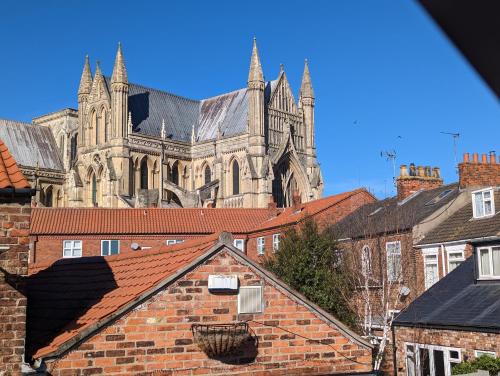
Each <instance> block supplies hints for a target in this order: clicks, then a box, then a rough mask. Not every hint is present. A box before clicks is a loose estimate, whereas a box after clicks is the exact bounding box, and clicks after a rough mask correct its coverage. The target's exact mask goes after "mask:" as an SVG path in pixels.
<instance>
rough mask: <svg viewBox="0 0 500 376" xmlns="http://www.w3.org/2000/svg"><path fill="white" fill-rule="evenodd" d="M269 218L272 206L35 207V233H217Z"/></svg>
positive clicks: (235, 230) (244, 228) (243, 229)
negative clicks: (247, 207) (178, 207)
mask: <svg viewBox="0 0 500 376" xmlns="http://www.w3.org/2000/svg"><path fill="white" fill-rule="evenodd" d="M268 218H269V210H268V209H222V208H221V209H215V208H214V209H211V208H180V209H177V208H176V209H174V208H171V209H162V208H148V209H104V208H102V209H101V208H99V209H96V208H78V209H70V208H61V209H59V208H35V209H33V211H32V217H31V233H32V234H34V235H44V234H46V235H55V234H192V233H196V234H213V233H216V232H221V231H227V232H231V233H236V234H237V233H244V232H247V231H249V230H250V229H252V228H254V227H255V226H257V225H258V224H259V223H262V222H264V221H265V220H266V219H268Z"/></svg>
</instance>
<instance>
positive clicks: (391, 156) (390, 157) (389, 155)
mask: <svg viewBox="0 0 500 376" xmlns="http://www.w3.org/2000/svg"><path fill="white" fill-rule="evenodd" d="M380 156H381V157H384V156H385V158H386V161H387V162H389V161H391V162H392V181H393V183H394V186H396V151H395V150H388V151H387V150H386V151H381V152H380Z"/></svg>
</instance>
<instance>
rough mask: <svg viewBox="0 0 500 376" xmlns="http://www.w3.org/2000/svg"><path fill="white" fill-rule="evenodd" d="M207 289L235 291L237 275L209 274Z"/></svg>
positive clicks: (236, 288)
mask: <svg viewBox="0 0 500 376" xmlns="http://www.w3.org/2000/svg"><path fill="white" fill-rule="evenodd" d="M208 289H209V290H210V291H236V290H238V277H236V276H235V275H213V274H210V275H209V276H208Z"/></svg>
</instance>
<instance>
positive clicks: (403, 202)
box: [398, 189, 423, 206]
mask: <svg viewBox="0 0 500 376" xmlns="http://www.w3.org/2000/svg"><path fill="white" fill-rule="evenodd" d="M422 191H423V189H419V190H418V191H416V192H414V193H412V194H411V195H409V196H408V197H406V198H405V199H404V200H402V201H399V202H398V205H399V206H401V205H404V204H406V203H407V202H408V201H410V200H411V199H412V198H414V197H415V196H417V195H419V194H420V192H422Z"/></svg>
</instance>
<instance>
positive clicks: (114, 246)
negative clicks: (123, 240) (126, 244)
mask: <svg viewBox="0 0 500 376" xmlns="http://www.w3.org/2000/svg"><path fill="white" fill-rule="evenodd" d="M118 244H119V241H118V240H111V254H112V255H117V254H118V253H120V251H119V249H118Z"/></svg>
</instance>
